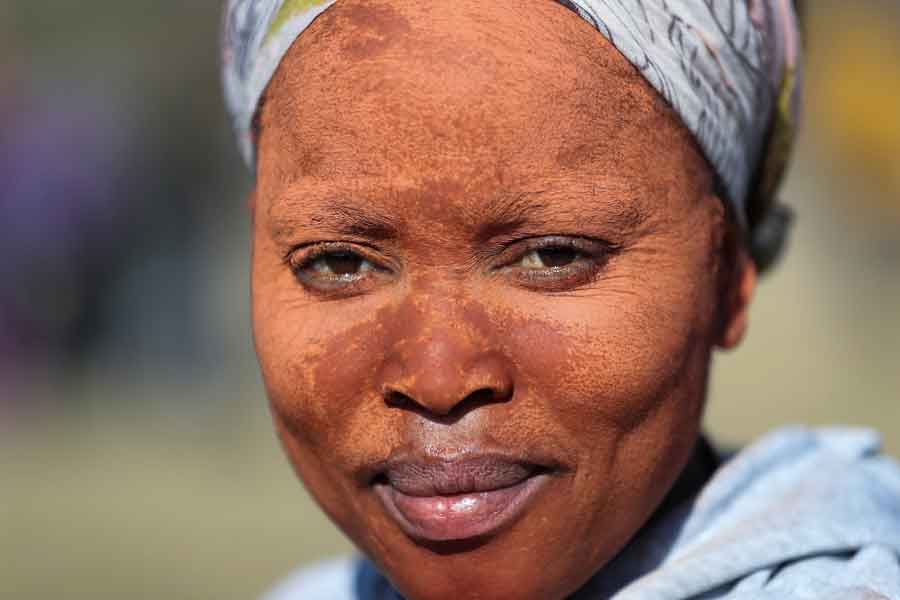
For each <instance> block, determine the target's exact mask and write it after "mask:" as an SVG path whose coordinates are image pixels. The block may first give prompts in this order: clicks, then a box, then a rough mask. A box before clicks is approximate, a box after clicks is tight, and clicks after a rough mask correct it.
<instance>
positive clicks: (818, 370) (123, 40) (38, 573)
mask: <svg viewBox="0 0 900 600" xmlns="http://www.w3.org/2000/svg"><path fill="white" fill-rule="evenodd" d="M808 5H809V6H808V7H807V8H808V15H807V23H806V25H807V30H808V44H807V50H808V54H809V60H808V67H809V70H808V74H807V89H808V93H807V97H806V106H807V113H806V118H805V123H804V128H803V136H802V139H801V142H800V146H799V148H798V151H797V154H796V161H795V163H794V167H793V169H792V171H791V174H790V178H789V182H788V185H787V186H786V188H785V189H784V192H783V198H784V199H785V200H786V201H787V202H788V203H789V204H790V205H792V206H793V207H794V208H795V209H796V211H797V213H798V220H797V226H796V229H795V231H794V236H793V239H792V242H791V244H790V249H789V253H788V255H787V257H786V259H785V260H784V261H783V263H782V264H781V265H780V267H779V268H777V269H776V270H775V272H774V273H773V274H771V275H770V276H768V277H767V278H766V279H765V280H764V282H763V284H762V286H761V287H760V289H759V291H758V296H757V300H756V303H755V306H754V308H753V312H752V326H751V330H750V335H749V338H748V339H747V341H746V343H745V344H744V345H743V347H742V348H740V349H739V350H737V351H735V352H732V353H730V354H727V355H722V356H720V357H719V358H718V359H717V361H716V366H715V367H714V376H713V384H712V390H711V396H710V406H709V413H708V430H709V431H710V432H711V433H712V435H713V436H714V437H715V439H716V440H718V441H719V442H722V443H725V444H728V445H738V444H742V443H745V442H747V441H748V440H751V439H753V438H754V437H756V436H758V435H759V434H761V433H762V432H764V431H766V430H768V429H771V428H772V427H775V426H777V425H779V424H782V423H787V422H790V423H797V422H799V423H846V424H859V425H867V426H874V427H877V428H879V429H880V430H881V431H883V432H884V435H885V441H886V446H887V448H888V449H889V450H890V451H891V452H892V453H894V454H897V453H900V403H898V401H897V400H898V397H900V3H897V2H896V1H894V0H861V1H857V2H852V3H851V2H842V1H839V0H817V1H816V2H815V3H813V2H809V3H808ZM219 19H220V13H219V3H218V2H213V1H211V0H203V1H201V0H197V1H194V2H169V1H160V0H129V2H113V1H112V0H85V1H83V2H77V3H75V2H71V3H43V2H33V1H30V0H11V2H10V0H7V1H6V2H4V3H3V4H0V218H2V219H3V220H4V223H3V225H4V233H3V234H2V236H0V238H2V239H0V263H2V264H0V275H2V277H3V279H2V281H3V284H2V285H0V488H2V496H0V497H2V499H0V598H22V599H24V598H28V599H48V600H49V599H54V600H55V599H57V598H78V599H80V598H85V599H91V600H105V599H113V598H122V597H128V598H134V597H137V598H166V599H181V598H183V599H199V598H216V599H229V598H234V599H241V598H252V597H255V596H256V595H258V594H259V593H260V592H261V591H262V590H264V589H265V588H266V587H267V586H268V585H270V584H271V583H272V582H274V581H275V580H277V579H278V578H279V577H281V576H283V575H284V574H285V573H287V572H288V571H290V570H291V569H292V568H294V567H296V566H297V565H299V564H302V563H303V562H305V561H309V560H313V559H316V558H320V557H324V556H328V555H333V554H336V553H341V552H347V551H349V549H350V548H349V545H348V544H347V542H346V541H344V540H343V539H342V538H341V536H340V535H339V534H338V533H337V532H336V531H335V530H334V528H333V527H332V526H331V525H330V524H329V523H328V522H327V521H326V520H325V518H324V517H323V516H322V515H321V514H320V513H319V511H318V509H316V508H315V506H314V505H313V504H312V503H311V502H310V500H309V498H308V497H307V496H306V494H305V493H304V491H303V490H302V487H301V486H300V485H299V483H297V482H296V481H295V479H294V477H293V475H292V473H291V472H290V469H289V467H288V466H287V463H286V461H285V460H284V459H283V458H282V456H281V454H280V451H279V449H278V447H277V444H276V442H275V440H274V436H273V434H272V432H271V430H270V426H269V422H268V415H267V413H266V407H265V401H264V397H263V396H264V395H263V391H262V388H261V384H260V381H259V376H258V374H257V370H256V364H255V362H254V358H253V352H252V345H251V340H250V331H249V317H248V291H247V280H248V275H247V270H248V258H249V257H248V244H249V236H248V223H247V219H246V214H245V209H244V197H245V194H246V192H247V189H248V187H249V181H248V177H247V176H246V174H245V172H244V169H243V166H242V165H241V164H240V162H239V161H238V159H237V156H236V152H235V150H234V149H233V147H232V144H231V138H230V133H229V131H228V128H227V124H226V120H225V117H224V112H223V109H222V106H221V101H220V92H219V84H218V74H217V52H218V51H217V27H218V23H219Z"/></svg>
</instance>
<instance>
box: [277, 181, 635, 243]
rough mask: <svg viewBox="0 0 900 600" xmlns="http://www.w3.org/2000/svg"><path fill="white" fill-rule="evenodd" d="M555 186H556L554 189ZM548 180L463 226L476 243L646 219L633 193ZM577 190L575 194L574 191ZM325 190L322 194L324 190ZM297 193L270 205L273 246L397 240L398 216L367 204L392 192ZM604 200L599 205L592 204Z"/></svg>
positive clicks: (498, 199) (501, 200)
mask: <svg viewBox="0 0 900 600" xmlns="http://www.w3.org/2000/svg"><path fill="white" fill-rule="evenodd" d="M554 183H556V184H557V185H554ZM558 184H559V182H553V181H551V180H548V181H547V182H544V185H537V186H533V188H532V189H530V190H526V191H517V192H508V193H501V194H499V195H497V196H495V197H492V198H489V199H485V202H484V203H480V204H477V205H476V206H473V207H471V208H469V209H467V210H465V212H464V215H463V217H464V220H465V222H466V223H467V227H468V228H469V229H470V231H472V233H473V234H474V236H473V239H474V240H476V241H479V242H483V241H487V240H490V239H493V238H496V237H501V236H504V235H509V234H512V233H514V232H516V231H519V230H521V229H523V228H525V227H533V226H544V225H547V224H548V223H554V224H559V223H560V221H566V220H570V221H571V227H572V228H573V229H575V228H578V227H579V226H581V225H583V224H584V222H585V221H586V220H589V221H590V222H591V223H593V224H597V225H607V226H613V227H615V228H617V229H621V230H635V229H637V228H639V227H640V226H641V225H642V224H643V223H644V222H645V221H646V220H647V219H648V218H649V216H650V211H649V209H648V207H647V206H646V203H645V202H641V201H640V200H637V199H635V197H634V196H635V190H633V189H629V188H628V186H623V185H619V184H616V183H603V184H599V183H594V182H590V183H588V184H587V185H580V186H575V188H576V189H574V190H573V189H572V188H573V186H572V185H571V184H570V183H569V184H567V185H565V186H559V185H558ZM579 188H580V189H579ZM323 191H324V190H323ZM321 192H322V191H317V190H307V189H301V188H293V189H289V190H288V191H287V192H286V193H285V194H283V195H280V196H279V197H278V198H277V199H276V200H275V201H273V202H272V204H271V205H270V206H269V210H268V217H269V219H268V220H269V229H270V233H271V236H272V238H273V239H274V240H275V241H291V240H293V239H295V238H296V236H297V233H298V232H299V231H314V232H316V233H317V234H328V235H335V236H352V237H359V238H364V239H369V240H376V241H386V240H393V239H397V238H399V237H400V234H401V230H402V225H403V221H404V218H403V215H399V216H398V215H397V214H396V213H395V212H394V211H386V210H384V209H382V208H379V207H378V206H376V205H374V204H373V203H372V202H365V201H361V200H360V198H372V197H373V194H381V195H384V194H387V195H388V196H389V195H392V191H390V190H383V189H381V188H380V186H372V188H371V189H370V190H368V191H367V192H366V193H364V194H362V195H360V194H358V193H356V194H342V193H340V192H339V191H338V190H331V191H328V192H327V193H321ZM573 195H574V196H575V197H576V198H577V197H579V196H582V197H584V198H585V200H584V202H579V203H578V210H574V211H572V210H570V211H567V214H565V215H564V216H563V217H562V219H561V217H560V211H559V208H560V204H559V202H560V200H561V199H566V204H567V205H568V206H570V207H571V206H572V199H573ZM601 196H602V197H603V201H602V203H601V204H600V206H597V204H598V203H597V202H595V201H596V200H597V199H598V198H599V197H601Z"/></svg>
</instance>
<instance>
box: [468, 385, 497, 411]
mask: <svg viewBox="0 0 900 600" xmlns="http://www.w3.org/2000/svg"><path fill="white" fill-rule="evenodd" d="M496 396H497V394H496V392H495V390H493V389H491V388H481V389H478V390H475V391H474V392H472V393H470V394H469V395H468V396H466V397H465V398H464V399H463V403H465V404H468V405H470V406H471V407H472V408H474V407H476V406H480V405H482V404H487V403H488V402H493V401H495V400H496Z"/></svg>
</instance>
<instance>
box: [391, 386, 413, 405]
mask: <svg viewBox="0 0 900 600" xmlns="http://www.w3.org/2000/svg"><path fill="white" fill-rule="evenodd" d="M385 402H387V405H388V406H393V407H395V408H403V407H409V406H412V405H413V404H415V402H413V399H412V398H410V397H409V396H407V395H406V394H404V393H403V392H398V391H397V390H391V391H389V392H388V393H387V394H386V395H385Z"/></svg>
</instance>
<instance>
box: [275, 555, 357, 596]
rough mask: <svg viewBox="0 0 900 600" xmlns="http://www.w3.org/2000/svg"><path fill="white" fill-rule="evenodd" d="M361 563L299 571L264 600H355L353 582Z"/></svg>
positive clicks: (348, 561) (319, 565) (338, 562)
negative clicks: (317, 599)
mask: <svg viewBox="0 0 900 600" xmlns="http://www.w3.org/2000/svg"><path fill="white" fill-rule="evenodd" d="M356 565H357V561H356V559H354V558H351V557H344V558H339V559H332V560H328V561H323V562H319V563H315V564H313V565H310V566H308V567H303V568H301V569H298V570H297V571H295V572H294V573H292V574H291V575H289V576H288V577H287V578H286V579H284V580H283V581H282V582H281V583H279V584H278V585H277V586H275V587H274V588H272V589H271V590H270V591H269V592H268V593H266V594H265V595H264V596H263V597H262V598H261V599H260V600H304V599H308V598H322V599H323V600H324V599H328V600H354V599H355V597H356V596H355V594H354V592H353V578H354V573H355V571H356Z"/></svg>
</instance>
